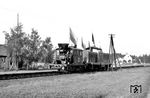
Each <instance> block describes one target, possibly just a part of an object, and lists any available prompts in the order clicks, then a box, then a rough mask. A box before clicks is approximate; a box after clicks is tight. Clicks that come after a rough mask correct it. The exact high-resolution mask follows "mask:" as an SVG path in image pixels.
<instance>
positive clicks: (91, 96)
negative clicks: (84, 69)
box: [0, 67, 150, 98]
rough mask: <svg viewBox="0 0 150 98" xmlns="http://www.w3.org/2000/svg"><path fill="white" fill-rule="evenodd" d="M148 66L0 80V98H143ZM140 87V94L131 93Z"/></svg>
mask: <svg viewBox="0 0 150 98" xmlns="http://www.w3.org/2000/svg"><path fill="white" fill-rule="evenodd" d="M149 75H150V67H146V68H134V69H123V70H119V71H115V72H95V73H84V74H67V75H58V76H49V77H48V76H47V77H36V78H28V79H16V80H4V81H0V98H17V97H18V98H143V97H146V95H147V92H148V88H149V87H148V84H149ZM130 85H141V86H142V93H138V94H133V93H130Z"/></svg>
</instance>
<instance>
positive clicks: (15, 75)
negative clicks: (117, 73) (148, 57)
mask: <svg viewBox="0 0 150 98" xmlns="http://www.w3.org/2000/svg"><path fill="white" fill-rule="evenodd" d="M137 67H150V66H148V65H147V66H144V65H142V64H141V65H134V66H122V67H121V68H122V69H126V68H137ZM117 69H119V67H118V68H117ZM62 74H66V72H61V71H57V70H21V71H9V72H0V80H9V79H21V78H32V77H42V76H54V75H62Z"/></svg>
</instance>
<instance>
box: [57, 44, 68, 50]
mask: <svg viewBox="0 0 150 98" xmlns="http://www.w3.org/2000/svg"><path fill="white" fill-rule="evenodd" d="M68 45H69V44H68V43H59V44H58V47H59V48H60V49H63V50H66V49H67V48H68Z"/></svg>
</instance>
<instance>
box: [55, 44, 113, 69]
mask: <svg viewBox="0 0 150 98" xmlns="http://www.w3.org/2000/svg"><path fill="white" fill-rule="evenodd" d="M53 64H55V65H59V69H58V70H65V71H68V72H84V71H99V70H103V71H105V70H110V68H111V66H112V64H111V63H110V61H109V54H108V53H103V52H102V49H101V48H97V47H88V48H86V49H84V50H82V49H78V48H77V47H76V46H69V44H68V43H59V44H58V48H57V49H56V50H55V52H54V62H53Z"/></svg>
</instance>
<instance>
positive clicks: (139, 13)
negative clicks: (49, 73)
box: [0, 0, 150, 55]
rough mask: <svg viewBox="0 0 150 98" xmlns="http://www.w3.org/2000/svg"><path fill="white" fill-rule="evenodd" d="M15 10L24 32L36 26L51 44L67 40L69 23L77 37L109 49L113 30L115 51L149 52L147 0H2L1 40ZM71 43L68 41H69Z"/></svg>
mask: <svg viewBox="0 0 150 98" xmlns="http://www.w3.org/2000/svg"><path fill="white" fill-rule="evenodd" d="M17 13H19V16H20V22H21V23H22V24H23V25H24V26H23V27H24V29H23V30H24V31H25V32H26V33H30V32H31V28H35V29H36V30H37V31H38V32H39V35H40V36H41V37H42V39H44V38H45V37H51V38H52V43H53V44H54V47H56V46H57V43H59V42H69V27H71V29H72V31H73V33H74V34H75V36H76V38H77V39H78V47H79V48H80V47H81V37H83V40H84V43H85V44H86V45H88V41H90V42H91V43H92V33H93V34H94V38H95V42H96V45H97V46H98V47H101V48H102V49H103V51H104V52H108V51H109V41H110V39H109V35H108V34H110V33H113V34H115V38H114V44H115V48H116V52H118V53H123V54H125V53H129V54H133V55H142V54H150V45H149V42H150V36H149V35H150V1H149V0H1V1H0V32H1V33H0V44H3V43H4V41H5V40H4V34H3V33H2V32H3V31H7V32H9V31H10V28H12V27H14V26H15V25H16V24H17ZM70 43H71V42H70Z"/></svg>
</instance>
